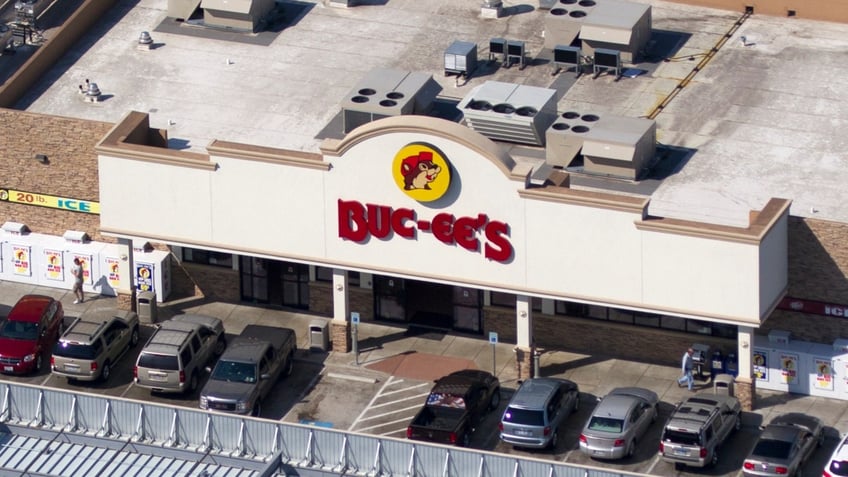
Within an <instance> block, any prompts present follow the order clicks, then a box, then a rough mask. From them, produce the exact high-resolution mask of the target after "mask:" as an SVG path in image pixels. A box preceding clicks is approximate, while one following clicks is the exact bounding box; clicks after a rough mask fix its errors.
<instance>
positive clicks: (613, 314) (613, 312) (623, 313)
mask: <svg viewBox="0 0 848 477" xmlns="http://www.w3.org/2000/svg"><path fill="white" fill-rule="evenodd" d="M609 320H610V321H617V322H619V323H627V324H630V325H632V324H633V312H632V311H630V310H619V309H618V308H610V309H609Z"/></svg>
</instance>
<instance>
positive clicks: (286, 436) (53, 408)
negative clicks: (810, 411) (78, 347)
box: [0, 382, 644, 477]
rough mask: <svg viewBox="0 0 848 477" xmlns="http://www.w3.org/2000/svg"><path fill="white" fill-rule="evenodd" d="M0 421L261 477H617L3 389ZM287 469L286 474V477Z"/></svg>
mask: <svg viewBox="0 0 848 477" xmlns="http://www.w3.org/2000/svg"><path fill="white" fill-rule="evenodd" d="M0 390H2V408H0V422H2V423H5V424H7V425H10V426H11V425H16V426H23V427H26V428H36V429H40V430H48V431H54V432H62V433H71V434H79V435H85V436H89V437H93V438H95V439H94V440H95V442H97V441H98V440H99V439H103V440H104V441H103V443H104V446H106V443H107V442H106V441H112V442H114V441H123V442H130V443H138V444H144V445H146V446H158V447H164V448H170V449H175V450H176V449H179V450H183V451H188V452H194V453H199V454H205V455H212V456H215V455H218V456H221V457H227V458H235V459H242V460H247V461H250V462H251V463H252V464H253V465H252V466H251V467H252V468H255V464H256V463H257V462H261V463H263V464H264V470H262V471H260V472H259V475H263V476H273V475H287V474H289V473H291V469H302V470H303V471H305V472H300V474H301V475H342V474H343V475H363V476H364V475H367V476H406V477H413V476H417V477H431V476H440V477H451V476H457V477H468V476H480V477H502V476H514V477H519V476H521V477H535V476H539V477H550V476H557V477H621V476H636V475H644V474H634V473H628V472H621V471H616V470H610V469H601V468H595V467H587V466H578V465H569V464H564V463H560V462H555V461H547V460H542V459H529V458H521V457H516V456H512V455H506V454H498V453H493V452H487V451H479V450H473V449H464V448H455V447H448V446H441V445H432V444H425V443H420V442H413V441H407V440H404V439H396V438H389V437H379V436H373V435H367V434H358V433H353V432H343V431H337V430H333V429H326V428H319V427H312V426H306V425H300V424H288V423H280V422H277V421H268V420H263V419H258V418H252V417H243V416H233V415H228V414H220V413H216V412H208V411H202V410H199V409H197V410H195V409H189V408H181V407H171V406H166V405H161V404H152V403H147V402H141V401H134V400H129V399H124V398H117V397H115V398H111V397H109V398H107V397H101V396H96V395H92V394H86V393H72V392H68V391H63V390H59V389H52V388H43V387H38V386H32V385H26V384H18V383H8V382H6V383H3V384H2V386H0ZM287 469H288V471H287Z"/></svg>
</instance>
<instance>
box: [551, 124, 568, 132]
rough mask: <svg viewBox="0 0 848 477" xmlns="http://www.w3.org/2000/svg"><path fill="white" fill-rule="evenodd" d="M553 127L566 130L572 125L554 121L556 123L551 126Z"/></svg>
mask: <svg viewBox="0 0 848 477" xmlns="http://www.w3.org/2000/svg"><path fill="white" fill-rule="evenodd" d="M551 127H552V128H554V129H556V130H557V131H566V130H568V128H570V127H571V126H569V125H568V124H565V123H554V125H553V126H551Z"/></svg>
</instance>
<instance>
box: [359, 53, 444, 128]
mask: <svg viewBox="0 0 848 477" xmlns="http://www.w3.org/2000/svg"><path fill="white" fill-rule="evenodd" d="M441 91H442V87H441V86H440V85H439V84H438V83H437V82H436V80H434V79H433V76H432V75H429V74H426V73H417V72H409V71H397V70H387V69H377V70H373V71H371V72H370V73H368V75H367V76H366V77H365V78H364V79H363V80H362V81H360V82H359V84H358V85H357V86H356V87H355V88H353V90H351V92H350V93H348V95H347V97H346V98H345V99H344V101H342V120H343V122H344V132H345V134H347V133H349V132H350V131H352V130H354V129H355V128H357V127H359V126H361V125H363V124H365V123H369V122H371V121H375V120H377V119H381V118H385V117H389V116H400V115H404V114H427V113H429V112H430V110H431V109H432V107H433V100H435V99H436V96H437V95H438V94H439V93H440V92H441Z"/></svg>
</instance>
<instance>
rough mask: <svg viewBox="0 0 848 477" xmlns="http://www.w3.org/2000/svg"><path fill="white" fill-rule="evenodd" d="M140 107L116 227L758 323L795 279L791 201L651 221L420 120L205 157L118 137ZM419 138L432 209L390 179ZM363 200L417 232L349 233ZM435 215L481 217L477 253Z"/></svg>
mask: <svg viewBox="0 0 848 477" xmlns="http://www.w3.org/2000/svg"><path fill="white" fill-rule="evenodd" d="M140 115H141V113H131V114H130V116H128V118H127V119H125V121H124V122H123V123H121V124H119V125H118V126H116V129H114V130H113V132H112V133H110V136H109V137H107V138H106V139H104V140H103V141H101V144H100V145H98V153H99V155H100V159H99V174H100V202H101V216H100V217H101V227H102V230H103V232H104V233H106V234H110V235H115V236H118V237H124V238H134V237H138V238H144V239H149V240H153V241H158V242H165V243H171V244H175V245H185V246H192V247H198V248H211V249H216V250H225V251H232V252H234V253H238V254H242V255H258V256H264V257H272V258H279V259H281V260H290V261H301V262H306V263H313V264H320V265H325V266H331V267H336V268H347V269H355V270H360V271H366V272H371V273H379V274H386V275H398V276H405V277H414V278H417V279H421V280H425V281H436V282H443V283H453V284H461V285H467V286H473V287H478V288H485V289H497V290H504V291H510V292H513V293H517V294H519V295H529V296H541V297H548V298H555V299H564V300H571V301H583V302H589V303H603V304H607V305H610V306H619V307H624V308H633V309H641V310H647V311H654V312H658V313H664V314H671V315H678V316H685V317H694V318H697V319H704V320H713V321H719V322H724V323H730V324H738V325H744V326H753V327H757V326H759V324H760V323H761V321H762V320H764V319H765V318H766V317H767V316H768V314H769V313H770V311H771V310H772V309H773V307H774V306H775V305H776V304H777V303H778V302H779V300H780V299H781V297H782V296H783V293H784V290H785V288H786V284H787V259H788V251H787V220H786V217H787V214H788V208H789V202H788V201H785V200H780V199H772V200H771V201H770V202H769V203H768V204H767V205H766V207H764V209H763V210H762V211H759V212H758V213H757V214H752V219H751V224H750V226H749V227H747V228H736V227H726V226H715V225H708V224H699V223H694V222H688V221H680V220H672V219H663V218H656V217H648V216H647V213H646V210H647V205H648V202H649V201H648V199H647V198H638V197H629V196H621V195H613V194H610V193H604V192H589V191H579V190H572V189H569V188H567V187H560V186H556V185H548V186H545V187H538V186H531V185H530V183H529V179H528V178H529V172H530V171H529V169H528V168H527V167H526V166H522V165H516V163H515V162H514V161H513V160H512V158H510V157H509V156H508V155H506V153H505V152H503V150H502V149H501V148H500V146H498V145H497V144H495V143H494V142H492V141H490V140H489V139H487V138H485V137H483V136H482V135H480V134H478V133H475V132H474V131H472V130H470V129H469V128H467V127H465V126H462V125H459V124H456V123H452V122H448V121H444V120H440V119H435V118H429V117H423V116H398V117H392V118H387V119H383V120H380V121H376V122H373V123H369V124H366V125H364V126H361V127H360V128H358V129H356V130H354V131H353V132H352V133H350V134H349V135H348V136H347V137H346V138H345V139H344V140H342V141H336V140H327V141H325V143H324V145H323V146H322V153H323V157H307V156H309V155H307V154H304V153H298V152H293V151H281V150H270V149H268V148H260V147H255V146H245V145H238V144H231V143H221V142H217V141H216V142H213V144H212V145H210V146H209V148H208V151H209V156H208V157H207V156H204V155H201V154H194V153H186V152H180V151H172V150H165V149H160V148H155V147H152V146H145V145H138V144H127V143H124V142H122V138H121V136H122V131H121V130H122V128H127V127H136V126H133V125H134V124H136V123H134V122H133V121H135V120H137V119H138V117H139V116H140ZM130 123H132V124H130ZM138 124H140V126H138V127H146V124H147V123H146V120H139V122H138ZM413 143H422V144H424V145H426V147H428V148H432V149H433V150H436V151H440V152H441V153H442V154H443V156H444V158H445V159H446V160H447V162H448V163H449V165H450V166H449V167H450V173H451V181H450V185H449V187H448V189H447V191H446V192H445V194H444V195H443V196H442V197H441V198H439V199H437V200H434V201H432V202H419V201H417V200H415V199H413V198H411V197H410V196H409V195H408V194H407V193H406V191H404V190H403V188H402V187H399V186H398V184H397V183H396V180H395V177H393V167H396V165H393V160H394V159H395V156H396V155H397V154H398V152H399V151H400V150H401V149H403V148H404V147H406V146H408V145H410V144H413ZM168 154H170V155H172V156H173V157H174V159H172V160H168V159H167V157H165V156H166V155H168ZM351 204H353V207H356V204H362V205H363V206H364V205H366V204H372V205H376V206H380V207H382V208H384V209H383V210H386V208H391V210H392V211H398V210H403V211H404V212H403V213H404V214H407V215H406V216H403V217H402V216H397V217H400V218H399V219H398V221H399V222H398V224H400V225H401V226H403V227H406V229H404V230H409V229H415V230H414V236H413V237H411V238H406V237H403V236H401V234H399V233H398V230H400V229H395V230H394V231H393V232H391V233H390V234H389V235H388V237H386V238H384V239H379V238H376V237H374V236H372V234H370V233H369V234H368V235H369V237H368V238H365V239H364V240H361V241H355V240H349V239H345V238H342V236H341V235H344V234H341V235H340V227H350V226H351V224H350V222H347V225H344V223H345V222H344V220H348V218H347V217H345V216H343V217H342V221H341V222H340V216H339V211H340V208H342V209H343V208H344V207H345V205H351ZM409 211H412V214H413V215H414V219H413V220H409V219H410V216H409V215H408V214H409ZM439 214H450V215H452V216H453V224H456V223H457V222H456V221H458V220H460V219H463V218H464V219H465V221H466V223H476V224H478V225H481V224H482V227H481V228H480V230H478V231H477V232H476V233H475V234H474V235H473V236H469V237H467V238H469V239H477V241H478V242H477V249H476V250H474V249H472V250H469V249H467V248H463V247H462V246H459V245H457V243H453V244H446V243H443V241H440V240H439V239H437V237H436V234H434V233H433V232H432V231H428V230H422V228H427V226H428V224H432V223H433V222H437V221H438V220H434V219H437V218H438V217H437V216H438V215H439ZM402 215H403V214H402ZM482 215H485V217H483V216H482ZM397 217H396V218H397ZM401 219H402V220H401ZM369 221H370V218H369ZM425 222H426V223H425ZM493 222H500V223H503V224H507V225H508V229H507V230H508V231H507V232H506V233H501V234H499V237H500V239H499V240H498V239H497V237H496V240H494V241H493V240H492V237H489V236H487V234H486V233H485V232H483V231H482V230H485V227H486V224H489V223H493ZM422 224H423V225H422ZM454 227H456V226H455V225H454ZM494 235H495V236H498V234H497V233H495V234H494ZM504 243H507V244H508V247H509V248H511V253H510V254H509V256H508V258H506V259H504V260H500V259H488V258H486V252H485V247H486V244H489V245H490V246H491V247H494V248H495V249H498V248H501V249H502V248H503V245H504ZM496 255H497V254H496Z"/></svg>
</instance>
